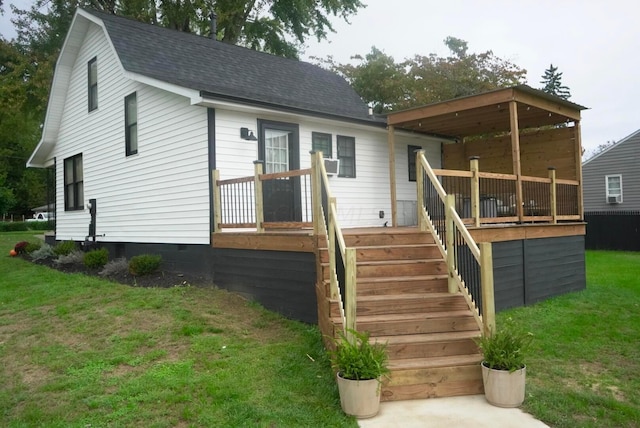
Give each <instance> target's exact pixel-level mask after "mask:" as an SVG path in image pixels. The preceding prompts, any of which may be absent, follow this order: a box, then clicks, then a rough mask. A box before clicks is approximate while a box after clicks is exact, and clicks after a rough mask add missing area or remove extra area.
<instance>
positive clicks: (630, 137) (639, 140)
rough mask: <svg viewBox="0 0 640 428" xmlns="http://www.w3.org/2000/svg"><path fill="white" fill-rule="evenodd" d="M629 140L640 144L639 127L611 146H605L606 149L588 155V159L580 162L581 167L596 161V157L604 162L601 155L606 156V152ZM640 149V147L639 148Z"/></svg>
mask: <svg viewBox="0 0 640 428" xmlns="http://www.w3.org/2000/svg"><path fill="white" fill-rule="evenodd" d="M629 142H631V143H632V144H633V143H639V144H640V129H638V130H637V131H636V132H634V133H632V134H630V135H627V136H626V137H624V138H623V139H622V140H620V141H618V142H617V143H615V144H612V145H611V146H609V147H607V148H606V149H604V150H603V151H601V152H600V153H598V154H596V155H595V156H593V157H590V158H589V159H587V160H586V161H584V162H583V163H582V166H583V168H584V167H586V166H587V165H588V164H590V163H591V162H593V161H597V160H598V159H600V161H603V162H605V161H606V159H601V157H604V158H606V154H607V153H609V152H610V151H612V150H615V149H616V148H617V147H619V146H620V145H623V144H626V143H629ZM639 150H640V149H639Z"/></svg>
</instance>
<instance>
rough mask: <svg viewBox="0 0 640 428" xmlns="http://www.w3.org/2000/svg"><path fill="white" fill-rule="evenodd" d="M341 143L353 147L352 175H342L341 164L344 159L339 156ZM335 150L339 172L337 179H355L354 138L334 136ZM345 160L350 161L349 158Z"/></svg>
mask: <svg viewBox="0 0 640 428" xmlns="http://www.w3.org/2000/svg"><path fill="white" fill-rule="evenodd" d="M341 140H342V142H343V143H346V142H348V143H350V144H352V147H353V175H345V174H343V173H342V168H343V165H344V164H343V162H344V159H345V156H344V155H343V156H341V155H340V142H341ZM336 149H337V151H338V153H337V156H338V159H339V160H340V171H338V177H344V178H356V137H350V136H347V135H336ZM346 159H351V157H346Z"/></svg>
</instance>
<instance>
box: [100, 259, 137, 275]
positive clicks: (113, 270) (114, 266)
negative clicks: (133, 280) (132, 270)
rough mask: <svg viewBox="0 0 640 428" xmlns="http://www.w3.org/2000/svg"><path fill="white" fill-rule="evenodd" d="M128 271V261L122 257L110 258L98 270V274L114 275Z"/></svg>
mask: <svg viewBox="0 0 640 428" xmlns="http://www.w3.org/2000/svg"><path fill="white" fill-rule="evenodd" d="M127 272H129V262H128V261H127V259H125V258H124V257H121V258H119V259H115V260H111V261H110V262H109V263H107V264H106V265H104V268H103V269H102V270H101V271H100V272H98V275H100V276H115V275H122V274H125V273H127Z"/></svg>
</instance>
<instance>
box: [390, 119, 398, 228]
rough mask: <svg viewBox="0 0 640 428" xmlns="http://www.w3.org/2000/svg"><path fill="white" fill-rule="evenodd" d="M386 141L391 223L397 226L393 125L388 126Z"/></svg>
mask: <svg viewBox="0 0 640 428" xmlns="http://www.w3.org/2000/svg"><path fill="white" fill-rule="evenodd" d="M387 133H388V143H389V190H390V193H391V225H392V226H393V227H397V226H398V201H397V200H396V199H397V197H396V152H395V147H396V137H395V127H394V126H393V125H389V127H388V131H387Z"/></svg>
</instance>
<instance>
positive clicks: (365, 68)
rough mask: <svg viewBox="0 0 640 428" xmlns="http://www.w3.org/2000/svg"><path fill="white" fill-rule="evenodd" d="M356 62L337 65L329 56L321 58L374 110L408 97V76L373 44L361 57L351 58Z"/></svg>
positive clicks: (381, 111) (396, 103)
mask: <svg viewBox="0 0 640 428" xmlns="http://www.w3.org/2000/svg"><path fill="white" fill-rule="evenodd" d="M351 59H352V60H355V61H358V63H357V64H355V65H354V64H336V63H335V62H334V61H333V58H331V57H329V58H328V59H327V60H324V61H322V62H323V63H324V65H325V66H328V67H329V68H330V69H331V70H332V71H334V72H336V73H338V74H340V75H342V76H343V77H345V78H346V79H347V80H348V81H350V83H351V85H352V86H353V89H355V91H356V92H357V93H358V94H359V95H360V96H361V97H362V99H363V100H366V101H367V102H368V103H369V105H370V106H371V107H372V108H373V111H374V112H375V113H383V112H384V111H387V110H389V109H391V108H393V107H394V106H398V105H402V104H403V103H405V102H406V100H407V98H408V97H409V95H410V94H409V85H408V79H409V77H408V75H407V74H406V70H405V68H404V66H403V65H402V64H397V63H396V62H395V61H394V59H393V57H391V56H389V55H387V54H385V53H384V52H382V51H381V50H379V49H377V48H376V47H375V46H373V47H372V48H371V52H369V53H368V54H366V55H365V56H364V58H363V57H362V56H360V55H355V56H353V57H351Z"/></svg>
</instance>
